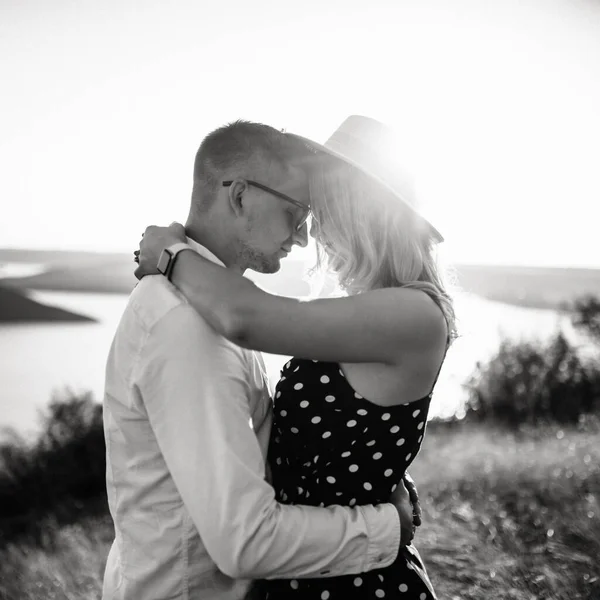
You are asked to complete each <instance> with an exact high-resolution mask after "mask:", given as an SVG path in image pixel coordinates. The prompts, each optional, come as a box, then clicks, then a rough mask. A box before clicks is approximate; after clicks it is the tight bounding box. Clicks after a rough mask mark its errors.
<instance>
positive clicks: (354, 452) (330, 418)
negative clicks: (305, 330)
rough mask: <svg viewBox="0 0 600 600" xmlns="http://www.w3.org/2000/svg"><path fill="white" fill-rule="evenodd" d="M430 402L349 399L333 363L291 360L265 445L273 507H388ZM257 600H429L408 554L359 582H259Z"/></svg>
mask: <svg viewBox="0 0 600 600" xmlns="http://www.w3.org/2000/svg"><path fill="white" fill-rule="evenodd" d="M430 401H431V394H430V395H429V396H426V397H425V398H422V399H420V400H417V401H415V402H411V403H408V404H401V405H395V406H391V407H382V406H378V405H376V404H373V403H371V402H369V401H368V400H367V399H365V398H363V397H362V396H361V395H360V394H358V393H356V392H355V391H354V389H353V388H352V387H351V385H350V383H349V382H348V381H347V379H346V378H345V376H344V374H343V372H342V370H341V369H340V366H339V364H338V363H328V362H320V361H312V360H301V359H295V358H294V359H292V360H290V361H289V362H288V363H287V364H286V365H285V367H284V368H283V370H282V372H281V379H280V380H279V383H278V384H277V388H276V392H275V414H274V421H273V428H272V431H271V442H270V445H269V463H270V465H271V470H272V475H273V487H274V488H275V492H276V496H277V499H278V501H279V502H282V503H285V504H306V505H311V506H329V505H332V504H340V505H345V506H355V505H361V504H381V503H383V502H388V501H389V498H390V494H391V493H392V492H393V491H394V490H395V489H396V486H397V485H398V483H399V481H400V479H401V478H402V476H403V474H404V471H405V470H406V469H407V467H408V466H409V465H410V464H411V462H412V461H413V460H414V458H415V456H416V455H417V452H418V451H419V448H420V446H421V443H422V441H423V436H424V434H425V427H426V422H427V413H428V411H429V404H430ZM257 588H258V591H259V596H260V598H261V599H263V600H284V599H288V598H289V599H294V598H297V599H299V600H300V599H307V600H308V599H310V600H313V599H314V600H338V599H344V600H345V599H347V598H364V599H369V600H370V599H373V600H377V599H379V598H387V599H391V598H401V599H404V600H413V599H418V600H431V599H435V595H434V593H433V589H432V587H431V584H430V582H429V579H428V578H427V574H426V572H425V568H424V566H423V564H422V562H421V560H420V557H419V554H418V552H417V551H416V549H415V548H414V546H412V545H411V546H409V547H408V548H406V549H403V550H402V551H401V552H400V553H399V555H398V558H397V559H396V561H395V562H394V563H393V564H392V565H390V566H389V567H386V568H383V569H377V570H373V571H369V572H368V573H362V574H360V575H358V576H357V575H344V576H340V577H332V578H323V579H316V578H315V579H298V580H296V579H291V580H269V581H261V582H260V584H259V585H258V586H257Z"/></svg>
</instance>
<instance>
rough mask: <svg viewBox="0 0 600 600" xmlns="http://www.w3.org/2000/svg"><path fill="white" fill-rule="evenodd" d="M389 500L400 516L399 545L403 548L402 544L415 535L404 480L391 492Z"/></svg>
mask: <svg viewBox="0 0 600 600" xmlns="http://www.w3.org/2000/svg"><path fill="white" fill-rule="evenodd" d="M390 502H391V503H392V504H393V505H394V506H395V507H396V510H397V511H398V515H399V517H400V547H401V548H404V546H408V545H409V544H410V543H411V542H412V540H413V538H414V536H415V527H414V525H413V507H412V504H411V502H410V496H409V493H408V490H407V489H406V486H405V485H404V481H400V483H399V484H398V486H397V487H396V489H395V490H394V492H393V493H392V496H391V498H390Z"/></svg>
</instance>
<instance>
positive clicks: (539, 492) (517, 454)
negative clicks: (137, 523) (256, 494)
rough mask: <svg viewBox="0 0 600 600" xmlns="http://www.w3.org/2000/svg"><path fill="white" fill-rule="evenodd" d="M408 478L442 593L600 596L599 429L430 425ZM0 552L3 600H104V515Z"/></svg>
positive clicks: (504, 597)
mask: <svg viewBox="0 0 600 600" xmlns="http://www.w3.org/2000/svg"><path fill="white" fill-rule="evenodd" d="M411 472H412V475H413V477H414V478H415V480H416V481H417V483H418V485H419V490H420V494H421V496H422V499H423V507H424V524H423V526H422V527H421V528H420V529H419V530H418V533H417V540H416V544H417V546H418V548H419V550H420V552H421V554H422V556H423V558H424V560H425V561H426V564H427V566H428V569H429V572H430V576H431V578H432V581H433V583H434V585H435V587H436V589H437V592H438V596H439V598H440V599H444V600H458V599H460V600H482V599H488V598H489V599H492V598H493V599H494V600H509V599H510V600H534V599H535V600H542V599H543V600H598V598H600V562H599V561H598V556H600V505H599V502H600V427H598V426H597V425H596V426H595V427H590V428H588V430H587V431H577V430H576V429H573V430H561V429H558V428H551V429H546V430H545V431H544V432H543V433H542V432H540V431H535V430H532V431H531V432H529V433H526V434H521V435H515V434H510V433H505V432H501V431H499V430H497V429H489V428H483V427H479V428H475V427H474V426H468V427H462V426H456V427H434V426H431V425H430V427H429V432H428V437H427V440H426V443H425V445H424V448H423V451H422V452H421V454H420V455H419V457H418V458H417V460H416V461H415V464H414V465H413V469H412V471H411ZM41 531H42V532H43V533H42V540H41V542H40V543H39V544H37V545H29V544H27V543H24V542H19V543H13V544H11V545H9V546H8V547H6V548H5V549H4V550H3V551H1V552H0V598H2V599H4V600H41V599H42V598H43V599H44V600H46V599H56V600H63V599H68V600H71V599H73V600H75V599H77V600H92V599H98V598H99V597H100V589H101V581H102V572H103V568H104V561H105V558H106V555H107V552H108V548H109V546H110V543H111V542H112V536H113V530H112V523H111V521H110V518H109V517H108V516H105V515H104V516H103V515H100V516H96V517H88V518H86V519H83V520H81V521H80V522H77V523H74V524H70V525H66V526H58V525H57V524H56V522H55V521H52V520H48V521H47V522H46V523H45V524H44V526H43V527H42V529H41Z"/></svg>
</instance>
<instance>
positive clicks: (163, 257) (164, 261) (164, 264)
mask: <svg viewBox="0 0 600 600" xmlns="http://www.w3.org/2000/svg"><path fill="white" fill-rule="evenodd" d="M170 262H171V253H170V252H169V251H168V250H163V251H162V252H161V253H160V258H159V259H158V264H157V265H156V267H157V269H158V270H159V272H160V273H162V274H163V275H164V274H165V273H166V272H167V268H168V267H169V263H170Z"/></svg>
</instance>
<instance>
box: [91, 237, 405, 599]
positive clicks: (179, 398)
mask: <svg viewBox="0 0 600 600" xmlns="http://www.w3.org/2000/svg"><path fill="white" fill-rule="evenodd" d="M188 241H189V243H190V245H191V246H192V247H193V249H194V250H196V251H197V252H199V253H200V254H202V255H203V256H205V257H206V258H208V259H210V260H212V261H213V262H216V263H218V264H221V265H222V263H221V262H220V261H219V260H218V259H217V258H216V257H215V256H214V255H212V254H211V253H210V252H208V250H207V249H206V248H203V247H202V246H200V245H199V244H197V243H196V242H194V241H193V240H188ZM103 414H104V432H105V439H106V481H107V492H108V503H109V508H110V512H111V515H112V518H113V520H114V525H115V540H114V542H113V545H112V547H111V550H110V553H109V556H108V560H107V564H106V571H105V576H104V586H103V599H104V600H139V599H141V598H144V599H150V598H151V599H156V600H159V599H161V600H162V599H165V600H166V599H167V598H168V599H177V600H179V599H181V600H195V599H202V600H204V599H206V600H212V599H215V600H216V599H218V600H240V599H242V598H244V596H245V595H246V593H247V592H248V590H249V587H250V583H251V582H250V580H251V579H258V578H267V579H274V578H276V579H284V578H285V579H293V578H300V577H331V576H336V575H347V574H353V573H360V572H364V571H367V570H371V569H373V568H383V567H385V566H388V565H389V564H391V563H392V562H393V561H394V560H395V558H396V556H397V552H398V547H399V543H400V523H399V518H398V514H397V511H396V509H395V508H394V507H393V506H392V505H390V504H382V505H379V506H364V507H354V508H348V507H340V506H336V507H329V508H315V507H310V506H291V505H283V504H279V503H278V502H277V501H276V500H275V492H274V490H273V488H272V487H271V485H270V484H269V483H267V481H265V460H266V456H267V448H268V442H269V434H270V428H271V421H272V406H271V400H270V396H269V386H268V378H267V373H266V369H265V365H264V361H263V359H262V356H261V355H260V353H258V352H254V351H251V350H246V349H243V348H240V347H238V346H235V345H234V344H232V343H230V342H229V341H227V340H226V339H225V338H223V337H221V336H219V335H218V334H216V333H215V332H214V331H213V330H212V329H211V328H210V327H209V326H208V324H207V323H206V321H204V319H203V318H202V317H200V315H199V314H198V313H197V312H196V311H195V310H194V309H193V308H192V306H191V305H190V304H189V303H188V302H187V300H186V299H185V298H184V297H183V296H182V295H181V294H180V293H179V292H178V291H177V289H176V288H175V287H174V286H173V285H172V284H171V283H170V282H169V281H168V280H167V279H166V278H165V277H163V276H162V275H156V276H148V277H145V278H143V279H142V281H141V282H140V283H139V284H138V285H137V286H136V288H135V290H134V291H133V293H132V294H131V297H130V299H129V303H128V305H127V308H126V309H125V312H124V314H123V316H122V318H121V321H120V323H119V326H118V328H117V332H116V334H115V337H114V340H113V343H112V346H111V349H110V353H109V357H108V361H107V366H106V382H105V394H104V413H103Z"/></svg>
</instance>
